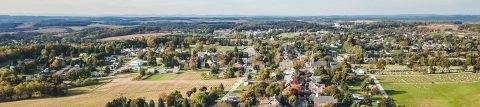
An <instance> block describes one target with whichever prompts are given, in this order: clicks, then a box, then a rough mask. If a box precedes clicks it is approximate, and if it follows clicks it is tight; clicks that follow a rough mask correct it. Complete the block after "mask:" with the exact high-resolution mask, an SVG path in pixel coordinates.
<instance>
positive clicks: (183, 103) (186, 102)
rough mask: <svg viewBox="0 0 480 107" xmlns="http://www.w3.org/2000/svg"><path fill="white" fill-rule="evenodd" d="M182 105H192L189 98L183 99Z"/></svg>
mask: <svg viewBox="0 0 480 107" xmlns="http://www.w3.org/2000/svg"><path fill="white" fill-rule="evenodd" d="M182 107H190V103H189V102H188V99H186V98H184V99H183V101H182Z"/></svg>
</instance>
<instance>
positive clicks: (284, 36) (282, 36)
mask: <svg viewBox="0 0 480 107" xmlns="http://www.w3.org/2000/svg"><path fill="white" fill-rule="evenodd" d="M278 36H279V37H281V38H293V37H295V34H293V33H282V34H279V35H278Z"/></svg>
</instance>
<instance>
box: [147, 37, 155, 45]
mask: <svg viewBox="0 0 480 107" xmlns="http://www.w3.org/2000/svg"><path fill="white" fill-rule="evenodd" d="M156 45H157V43H156V39H155V38H153V37H149V38H147V46H149V47H155V46H156Z"/></svg>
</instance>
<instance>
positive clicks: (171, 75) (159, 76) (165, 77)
mask: <svg viewBox="0 0 480 107" xmlns="http://www.w3.org/2000/svg"><path fill="white" fill-rule="evenodd" d="M181 74H182V72H179V73H169V74H162V73H157V74H153V75H151V76H149V77H148V78H145V79H144V80H149V81H151V80H171V79H174V78H176V77H177V76H178V75H181Z"/></svg>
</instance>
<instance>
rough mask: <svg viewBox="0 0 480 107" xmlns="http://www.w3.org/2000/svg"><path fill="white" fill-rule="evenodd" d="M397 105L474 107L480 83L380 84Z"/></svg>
mask: <svg viewBox="0 0 480 107" xmlns="http://www.w3.org/2000/svg"><path fill="white" fill-rule="evenodd" d="M382 85H383V88H384V89H385V90H386V91H387V93H388V94H389V95H390V96H391V97H392V98H393V99H395V101H396V103H397V104H399V105H405V106H406V107H476V106H478V105H480V102H478V99H480V82H475V83H446V84H389V83H387V84H382Z"/></svg>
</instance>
